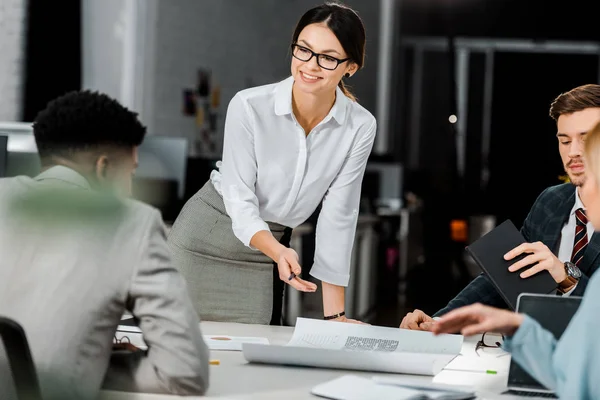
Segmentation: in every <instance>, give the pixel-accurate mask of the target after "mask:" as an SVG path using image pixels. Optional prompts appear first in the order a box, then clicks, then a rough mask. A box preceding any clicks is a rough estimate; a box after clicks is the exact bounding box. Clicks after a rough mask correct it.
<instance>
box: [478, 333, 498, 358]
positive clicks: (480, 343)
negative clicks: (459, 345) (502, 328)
mask: <svg viewBox="0 0 600 400" xmlns="http://www.w3.org/2000/svg"><path fill="white" fill-rule="evenodd" d="M487 333H488V332H483V334H482V335H481V339H479V341H478V342H477V344H476V345H475V353H476V354H477V355H478V356H479V349H480V348H482V347H487V348H489V349H498V348H500V347H502V343H500V342H495V345H494V346H492V345H489V344H486V343H485V335H486V334H487ZM501 336H502V341H504V335H501Z"/></svg>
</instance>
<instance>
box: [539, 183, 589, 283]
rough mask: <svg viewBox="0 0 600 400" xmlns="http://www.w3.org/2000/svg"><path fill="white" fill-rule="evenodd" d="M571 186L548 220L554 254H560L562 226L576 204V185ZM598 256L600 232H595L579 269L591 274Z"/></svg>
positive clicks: (550, 243) (551, 247) (550, 246)
mask: <svg viewBox="0 0 600 400" xmlns="http://www.w3.org/2000/svg"><path fill="white" fill-rule="evenodd" d="M571 187H572V191H570V192H569V194H568V196H567V197H566V198H565V199H564V201H562V202H561V203H560V206H559V208H558V209H557V210H556V212H555V213H554V214H553V216H551V217H550V218H549V221H548V228H547V230H546V231H547V232H551V235H552V236H551V238H550V240H549V242H548V247H549V248H550V249H551V250H552V252H553V253H554V254H558V246H559V244H560V236H561V231H562V228H563V226H564V225H565V224H566V223H567V222H568V221H569V217H570V215H571V211H572V209H573V206H574V205H575V190H576V189H575V186H571ZM598 256H600V233H594V234H593V235H592V237H591V238H590V239H589V241H588V246H587V248H586V249H585V253H584V255H583V260H582V261H581V264H580V266H579V269H581V271H582V272H583V273H585V274H586V275H588V276H589V272H590V270H591V268H592V266H593V265H596V263H597V262H598Z"/></svg>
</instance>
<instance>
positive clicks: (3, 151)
mask: <svg viewBox="0 0 600 400" xmlns="http://www.w3.org/2000/svg"><path fill="white" fill-rule="evenodd" d="M7 153H8V136H2V135H0V178H4V177H5V176H6V159H7Z"/></svg>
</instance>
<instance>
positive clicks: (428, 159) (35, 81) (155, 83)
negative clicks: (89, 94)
mask: <svg viewBox="0 0 600 400" xmlns="http://www.w3.org/2000/svg"><path fill="white" fill-rule="evenodd" d="M344 3H346V4H348V5H350V6H352V7H353V8H355V9H356V10H357V11H358V12H359V13H360V15H361V16H362V18H363V20H364V23H365V25H366V28H367V37H368V40H367V59H366V65H365V68H364V70H362V71H360V73H358V74H357V75H355V76H354V77H353V78H352V79H351V84H352V87H353V90H354V92H355V93H356V95H357V97H358V99H359V101H360V103H361V104H363V105H364V106H365V107H366V108H367V109H368V110H370V111H371V112H372V113H373V114H374V115H375V116H376V117H377V119H378V135H377V142H376V144H375V147H374V150H373V154H372V156H371V158H370V160H369V165H368V168H367V173H366V175H365V179H364V184H363V193H362V196H363V201H362V205H361V217H360V220H359V224H358V232H357V238H356V243H355V249H354V257H353V265H352V269H353V274H352V276H353V278H352V281H351V284H350V287H349V290H348V295H347V311H348V313H349V314H350V316H351V317H355V318H360V319H364V320H367V321H369V322H374V323H380V324H384V325H391V326H394V325H397V324H398V323H399V321H400V319H401V317H402V316H403V315H404V314H405V312H407V311H409V310H412V309H413V308H415V307H417V308H420V309H423V310H425V311H426V312H429V313H433V312H435V311H436V310H437V309H439V308H440V307H442V306H443V305H445V304H446V302H447V301H448V300H450V298H452V297H453V296H454V295H455V294H456V293H457V292H458V291H459V290H460V289H461V288H462V287H463V286H464V285H465V284H466V283H468V282H469V280H470V279H472V277H474V276H475V275H476V274H478V273H479V270H478V268H477V266H476V265H474V263H473V262H472V261H471V260H470V259H469V258H468V257H466V255H465V253H464V246H465V245H466V244H468V243H469V242H471V241H473V240H475V239H476V238H478V237H479V236H481V235H482V234H484V233H485V232H487V231H489V230H490V229H492V228H493V227H494V226H495V225H496V224H498V223H500V222H502V221H504V220H505V219H507V218H510V219H511V220H513V222H515V224H516V225H517V226H520V225H521V223H522V222H523V219H524V218H525V216H526V215H527V212H528V210H529V208H530V206H531V205H532V203H533V202H534V200H535V198H536V197H537V195H538V194H539V193H540V192H541V191H542V190H543V189H544V188H545V187H547V186H550V185H553V184H558V183H560V182H561V175H562V173H563V169H562V165H561V162H560V158H559V155H558V151H557V145H556V139H555V137H554V135H555V125H554V122H553V121H552V120H551V119H550V117H549V116H548V109H549V106H550V103H551V101H552V99H553V98H554V97H556V96H557V95H558V94H560V93H561V92H564V91H566V90H569V89H571V88H573V87H575V86H578V85H581V84H586V83H598V82H599V80H600V62H599V57H600V34H598V29H597V28H596V25H597V24H596V22H595V20H594V19H593V18H594V16H595V15H596V13H595V12H594V11H595V9H594V7H597V6H595V5H594V2H588V1H570V2H568V3H565V2H562V3H560V4H561V5H560V7H558V6H557V7H553V6H550V5H549V3H548V2H545V1H541V0H529V1H527V2H524V1H517V0H348V1H345V2H344ZM318 4H320V2H319V1H317V0H287V1H281V0H176V1H171V0H61V1H47V0H0V54H2V56H1V57H0V176H14V175H18V174H28V175H34V174H36V173H37V170H38V169H39V163H38V161H37V155H36V149H35V143H34V142H33V140H32V137H31V128H30V122H31V121H32V120H33V119H34V118H35V116H36V114H37V113H38V112H39V111H40V110H41V109H43V108H44V106H45V105H46V103H47V102H48V101H49V100H51V99H53V98H55V97H57V96H59V95H61V94H64V93H65V92H67V91H70V90H76V89H82V88H83V89H94V90H99V91H102V92H105V93H107V94H109V95H111V96H113V97H115V98H117V99H119V100H120V101H121V102H122V103H123V104H125V105H126V106H128V107H130V108H131V109H133V110H135V111H137V112H138V113H139V114H140V117H141V120H142V121H143V123H144V124H146V125H147V126H148V133H149V136H148V137H147V139H146V141H145V143H144V144H143V145H142V148H141V149H140V168H139V170H138V174H137V176H136V182H135V197H137V198H138V199H140V200H142V201H146V202H148V203H150V204H153V205H155V206H156V207H158V208H159V209H160V210H161V211H162V213H163V216H164V219H165V222H166V223H167V224H169V223H170V222H172V221H173V220H174V219H175V218H176V216H177V214H178V212H179V210H180V209H181V206H182V205H183V203H184V202H185V201H186V200H187V199H188V198H189V197H190V196H191V195H193V193H195V191H197V190H198V189H199V188H200V187H201V186H202V185H203V183H204V182H205V181H206V180H207V179H208V176H209V174H210V171H211V169H212V168H214V166H215V163H216V161H218V160H219V159H220V154H221V146H222V135H223V123H224V118H225V112H226V109H227V104H228V102H229V100H230V99H231V97H232V96H233V95H234V94H235V93H236V92H237V91H239V90H241V89H244V88H247V87H250V86H256V85H262V84H267V83H272V82H275V81H278V80H281V79H283V78H285V77H286V76H287V75H288V74H289V65H290V53H289V45H290V38H291V34H292V30H293V28H294V26H295V23H296V22H297V20H298V19H299V17H300V16H301V15H302V13H303V12H304V11H306V10H307V9H308V8H310V7H312V6H315V5H318ZM317 215H318V211H317V212H316V213H315V215H314V216H313V217H312V218H310V219H309V220H308V221H307V222H306V223H305V224H303V225H302V226H301V227H299V228H298V229H296V230H295V233H294V238H293V246H294V247H295V248H296V249H297V250H298V252H299V253H300V255H301V258H302V262H303V266H304V269H305V271H306V270H308V269H309V268H310V264H311V263H312V252H313V249H314V235H313V230H314V229H313V228H314V223H315V221H316V218H317ZM320 307H321V305H320V296H318V295H313V296H307V295H299V294H298V293H291V292H288V295H287V297H286V313H287V323H289V324H293V321H294V319H295V317H296V316H298V315H303V316H317V315H320V313H321V311H320Z"/></svg>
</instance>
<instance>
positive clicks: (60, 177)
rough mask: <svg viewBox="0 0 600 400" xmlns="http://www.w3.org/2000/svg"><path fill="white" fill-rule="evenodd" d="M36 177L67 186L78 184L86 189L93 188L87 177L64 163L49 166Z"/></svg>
mask: <svg viewBox="0 0 600 400" xmlns="http://www.w3.org/2000/svg"><path fill="white" fill-rule="evenodd" d="M34 179H35V180H36V181H38V182H43V181H47V182H52V183H57V182H58V183H61V184H63V185H66V186H76V187H80V188H82V189H86V190H90V189H91V188H92V187H91V186H90V183H89V182H88V180H87V179H85V178H84V177H83V176H82V175H81V174H80V173H79V172H77V171H75V170H74V169H71V168H68V167H65V166H62V165H57V166H54V167H51V168H48V169H47V170H45V171H44V172H42V173H41V174H39V175H38V176H36V177H35V178H34Z"/></svg>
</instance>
